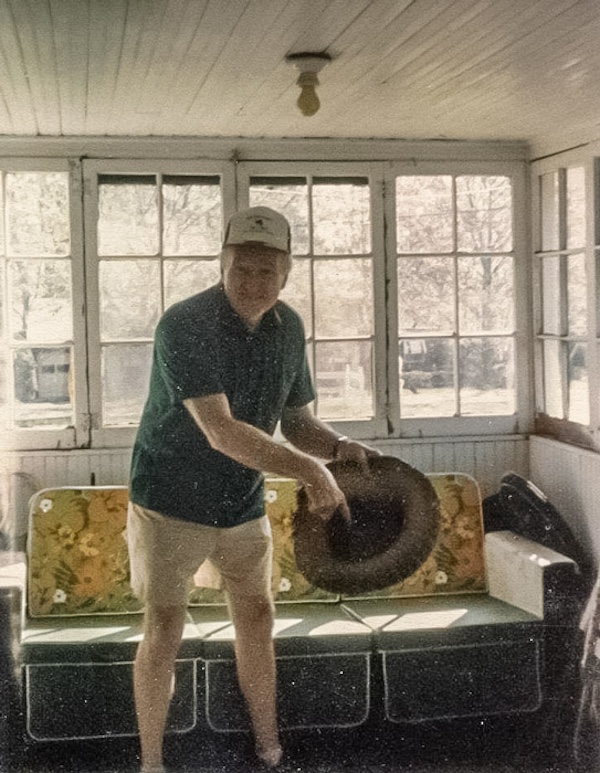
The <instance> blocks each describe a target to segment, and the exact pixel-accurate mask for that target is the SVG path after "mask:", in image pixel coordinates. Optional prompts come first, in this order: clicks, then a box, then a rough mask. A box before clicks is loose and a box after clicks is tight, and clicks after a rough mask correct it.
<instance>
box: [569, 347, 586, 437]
mask: <svg viewBox="0 0 600 773" xmlns="http://www.w3.org/2000/svg"><path fill="white" fill-rule="evenodd" d="M568 379H569V419H570V421H576V422H578V423H579V424H585V425H588V424H589V423H590V394H589V381H588V367H587V346H586V345H585V344H582V343H570V344H569V368H568Z"/></svg>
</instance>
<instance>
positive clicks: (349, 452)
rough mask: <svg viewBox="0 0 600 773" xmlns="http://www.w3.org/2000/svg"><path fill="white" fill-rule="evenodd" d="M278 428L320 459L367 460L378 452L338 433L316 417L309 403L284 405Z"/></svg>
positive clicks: (303, 449)
mask: <svg viewBox="0 0 600 773" xmlns="http://www.w3.org/2000/svg"><path fill="white" fill-rule="evenodd" d="M281 431H282V433H283V435H284V437H285V438H286V440H289V442H290V443H292V445H294V446H295V447H296V448H298V449H300V450H301V451H303V452H304V453H307V454H310V455H311V456H317V457H319V458H320V459H341V460H344V461H354V462H358V463H359V464H366V460H367V457H369V456H379V455H380V453H379V451H377V450H376V449H374V448H370V447H369V446H366V445H364V444H363V443H358V442H357V441H355V440H351V439H350V438H347V437H345V436H340V435H338V433H337V432H335V431H334V430H333V429H332V428H331V427H330V426H329V425H328V424H326V423H325V422H324V421H321V419H319V418H317V417H316V416H315V415H314V414H313V412H312V410H311V409H310V407H309V406H308V405H304V406H302V407H300V408H286V409H285V410H284V413H283V416H282V418H281Z"/></svg>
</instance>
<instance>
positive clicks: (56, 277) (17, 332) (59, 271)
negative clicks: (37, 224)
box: [8, 260, 73, 343]
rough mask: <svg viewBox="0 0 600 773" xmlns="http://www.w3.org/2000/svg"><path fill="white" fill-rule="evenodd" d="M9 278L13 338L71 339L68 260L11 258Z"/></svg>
mask: <svg viewBox="0 0 600 773" xmlns="http://www.w3.org/2000/svg"><path fill="white" fill-rule="evenodd" d="M8 281H9V293H10V299H11V310H10V312H11V320H10V325H11V333H12V338H13V340H17V341H31V342H34V341H35V342H37V343H58V342H61V341H70V340H71V339H72V337H73V312H72V306H73V303H72V291H71V264H70V261H65V260H13V261H11V262H10V263H9V275H8Z"/></svg>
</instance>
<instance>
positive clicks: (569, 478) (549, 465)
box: [529, 437, 600, 567]
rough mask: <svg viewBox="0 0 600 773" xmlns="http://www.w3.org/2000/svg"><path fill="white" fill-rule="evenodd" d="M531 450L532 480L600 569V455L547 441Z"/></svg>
mask: <svg viewBox="0 0 600 773" xmlns="http://www.w3.org/2000/svg"><path fill="white" fill-rule="evenodd" d="M529 449H530V471H531V480H532V481H533V482H534V483H535V485H536V486H538V487H539V488H540V489H541V490H542V491H543V492H544V494H546V496H547V497H548V499H549V500H550V502H552V504H553V505H554V506H555V507H556V508H558V510H559V511H560V513H561V515H562V516H563V517H564V518H565V520H566V521H567V523H568V524H569V526H570V527H571V528H572V530H573V532H574V534H575V536H576V537H577V538H578V539H579V540H580V542H581V544H582V545H583V546H584V547H586V548H587V549H588V551H589V552H590V555H591V556H592V557H593V558H594V560H595V564H596V567H598V566H600V454H597V453H594V452H593V451H588V450H586V449H584V448H577V447H576V446H572V445H568V444H566V443H559V442H558V441H556V440H551V439H549V438H543V437H531V438H530V441H529Z"/></svg>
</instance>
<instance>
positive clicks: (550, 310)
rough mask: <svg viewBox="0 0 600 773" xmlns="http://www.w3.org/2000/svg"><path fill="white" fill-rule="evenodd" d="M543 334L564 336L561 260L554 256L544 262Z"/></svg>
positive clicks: (544, 259)
mask: <svg viewBox="0 0 600 773" xmlns="http://www.w3.org/2000/svg"><path fill="white" fill-rule="evenodd" d="M542 307H543V311H542V319H543V325H542V332H544V333H547V334H548V333H549V334H551V335H561V334H562V332H563V331H562V324H561V303H560V258H559V257H558V255H552V256H550V257H547V258H543V260H542Z"/></svg>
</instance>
